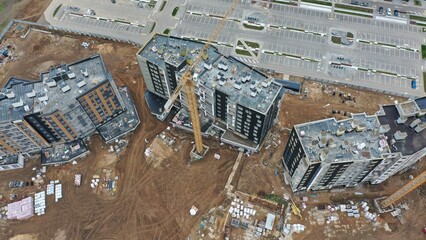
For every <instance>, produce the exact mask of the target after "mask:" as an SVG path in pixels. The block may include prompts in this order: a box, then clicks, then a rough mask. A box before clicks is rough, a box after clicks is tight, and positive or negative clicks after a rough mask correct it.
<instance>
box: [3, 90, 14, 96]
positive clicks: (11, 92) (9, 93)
mask: <svg viewBox="0 0 426 240" xmlns="http://www.w3.org/2000/svg"><path fill="white" fill-rule="evenodd" d="M4 95H6V97H7V98H14V97H15V93H14V92H13V91H10V92H9V91H8V92H6V93H5V94H4Z"/></svg>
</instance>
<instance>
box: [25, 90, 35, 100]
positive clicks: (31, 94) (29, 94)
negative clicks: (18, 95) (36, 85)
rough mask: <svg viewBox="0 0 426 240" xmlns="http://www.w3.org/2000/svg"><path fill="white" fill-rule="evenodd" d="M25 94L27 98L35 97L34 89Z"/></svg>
mask: <svg viewBox="0 0 426 240" xmlns="http://www.w3.org/2000/svg"><path fill="white" fill-rule="evenodd" d="M26 95H27V97H29V98H33V97H35V95H36V94H35V91H34V89H33V90H32V91H31V92H29V93H26Z"/></svg>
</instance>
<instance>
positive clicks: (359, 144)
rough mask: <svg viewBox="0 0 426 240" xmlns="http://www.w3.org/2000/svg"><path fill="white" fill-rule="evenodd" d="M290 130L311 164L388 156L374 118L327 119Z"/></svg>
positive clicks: (382, 136) (376, 119) (386, 145)
mask: <svg viewBox="0 0 426 240" xmlns="http://www.w3.org/2000/svg"><path fill="white" fill-rule="evenodd" d="M294 127H295V130H296V131H297V134H298V135H299V139H300V141H301V143H302V145H303V148H304V150H305V153H306V156H307V158H308V160H309V161H311V162H328V163H330V162H339V161H356V160H367V159H372V158H380V157H381V155H382V154H384V153H390V149H389V146H388V143H387V141H386V139H385V136H384V135H383V134H382V133H381V131H382V130H381V126H380V122H379V120H378V118H377V117H376V116H374V115H373V116H367V115H366V114H365V113H360V114H352V117H351V118H349V119H344V120H340V121H336V119H335V118H328V119H324V120H319V121H315V122H310V123H304V124H299V125H295V126H294Z"/></svg>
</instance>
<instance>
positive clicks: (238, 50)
mask: <svg viewBox="0 0 426 240" xmlns="http://www.w3.org/2000/svg"><path fill="white" fill-rule="evenodd" d="M235 52H236V53H237V54H239V55H244V56H251V54H250V52H249V51H247V50H241V49H235Z"/></svg>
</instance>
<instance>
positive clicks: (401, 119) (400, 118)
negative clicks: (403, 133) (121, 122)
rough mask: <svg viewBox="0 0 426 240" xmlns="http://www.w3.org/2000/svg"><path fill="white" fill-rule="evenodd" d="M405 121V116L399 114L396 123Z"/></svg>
mask: <svg viewBox="0 0 426 240" xmlns="http://www.w3.org/2000/svg"><path fill="white" fill-rule="evenodd" d="M405 121H407V117H404V116H400V117H399V118H398V120H396V122H397V123H398V124H403V123H405Z"/></svg>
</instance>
